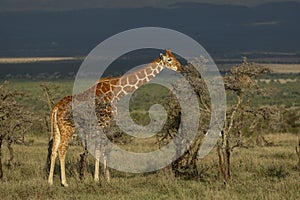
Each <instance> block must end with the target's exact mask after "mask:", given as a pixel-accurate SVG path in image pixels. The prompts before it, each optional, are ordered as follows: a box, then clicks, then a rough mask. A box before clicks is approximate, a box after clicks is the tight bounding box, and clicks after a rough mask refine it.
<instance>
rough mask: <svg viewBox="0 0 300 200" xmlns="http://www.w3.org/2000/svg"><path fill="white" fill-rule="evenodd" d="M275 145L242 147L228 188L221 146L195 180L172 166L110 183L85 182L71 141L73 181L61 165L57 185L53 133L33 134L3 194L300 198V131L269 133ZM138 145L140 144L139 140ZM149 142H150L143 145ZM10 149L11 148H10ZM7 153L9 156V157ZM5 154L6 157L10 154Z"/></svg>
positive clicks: (118, 175) (19, 150) (118, 176)
mask: <svg viewBox="0 0 300 200" xmlns="http://www.w3.org/2000/svg"><path fill="white" fill-rule="evenodd" d="M266 138H267V139H269V140H272V141H273V142H274V144H275V146H272V147H258V146H255V147H253V148H250V149H240V150H238V151H234V152H233V155H232V156H233V157H232V167H233V168H232V182H231V184H230V186H229V187H228V188H225V187H224V185H223V183H222V179H221V176H220V174H219V170H218V166H217V159H216V158H217V156H216V151H215V150H213V151H212V152H211V153H210V154H209V155H208V156H207V157H205V158H204V159H202V160H199V162H198V171H199V177H198V178H195V179H194V180H184V179H179V178H174V175H173V174H171V172H170V170H169V169H168V168H165V169H162V170H160V171H157V172H155V173H149V174H130V173H124V172H118V171H115V170H113V171H112V181H111V183H110V184H107V183H106V182H105V181H104V180H103V178H102V179H101V181H100V183H98V184H97V183H94V182H93V181H92V173H93V159H92V157H90V159H89V166H90V170H89V171H90V173H89V174H88V175H87V176H86V179H85V180H84V181H83V182H80V180H79V178H78V177H79V175H78V171H77V166H78V158H79V153H81V148H80V147H76V146H71V147H70V150H69V152H68V155H67V177H68V181H69V187H68V188H64V187H61V186H60V178H59V168H58V165H57V167H56V170H55V177H54V185H53V186H52V187H50V186H49V185H48V184H47V180H46V172H45V170H44V167H45V160H46V156H47V138H46V137H36V136H33V137H31V139H32V140H34V143H33V145H32V146H19V145H17V146H15V153H16V158H15V165H14V166H13V167H11V168H8V167H7V166H5V167H4V173H5V179H4V181H3V182H2V183H0V191H1V193H0V198H1V199H299V198H300V191H299V188H300V182H299V180H300V173H299V171H298V170H297V168H296V167H295V166H296V164H297V159H296V154H295V150H294V147H295V145H296V142H295V141H296V138H297V136H296V135H292V134H275V135H274V134H273V135H267V136H266ZM134 145H136V144H134ZM143 148H149V147H145V146H144V147H143ZM3 153H4V155H8V154H7V150H6V149H4V152H3ZM6 158H7V157H5V159H6ZM5 159H4V160H5Z"/></svg>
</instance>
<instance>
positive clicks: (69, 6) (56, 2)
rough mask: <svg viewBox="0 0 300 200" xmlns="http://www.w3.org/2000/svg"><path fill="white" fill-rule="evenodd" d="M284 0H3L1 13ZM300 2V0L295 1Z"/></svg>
mask: <svg viewBox="0 0 300 200" xmlns="http://www.w3.org/2000/svg"><path fill="white" fill-rule="evenodd" d="M279 1H284V0H252V1H249V0H239V1H236V0H1V1H0V11H23V10H74V9H87V8H103V7H109V8H111V7H113V8H114V7H145V6H150V7H166V6H169V5H172V4H174V3H184V2H198V3H214V4H235V5H237V4H238V5H246V6H254V5H257V4H262V3H267V2H279ZM295 1H298V2H300V0H295Z"/></svg>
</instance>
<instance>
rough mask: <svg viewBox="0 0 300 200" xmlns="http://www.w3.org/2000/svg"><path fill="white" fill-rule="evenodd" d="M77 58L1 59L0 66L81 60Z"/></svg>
mask: <svg viewBox="0 0 300 200" xmlns="http://www.w3.org/2000/svg"><path fill="white" fill-rule="evenodd" d="M79 59H82V58H79V57H78V58H77V57H24V58H0V64H19V63H35V62H50V61H51V62H54V61H70V60H79Z"/></svg>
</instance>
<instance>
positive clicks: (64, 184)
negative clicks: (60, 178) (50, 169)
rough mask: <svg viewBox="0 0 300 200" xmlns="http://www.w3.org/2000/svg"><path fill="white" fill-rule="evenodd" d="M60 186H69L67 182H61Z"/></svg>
mask: <svg viewBox="0 0 300 200" xmlns="http://www.w3.org/2000/svg"><path fill="white" fill-rule="evenodd" d="M61 186H63V187H69V185H68V183H61Z"/></svg>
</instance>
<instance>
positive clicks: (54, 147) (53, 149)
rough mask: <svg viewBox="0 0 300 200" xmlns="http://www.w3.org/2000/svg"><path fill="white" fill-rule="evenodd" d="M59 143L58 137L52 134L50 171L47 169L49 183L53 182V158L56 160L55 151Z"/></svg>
mask: <svg viewBox="0 0 300 200" xmlns="http://www.w3.org/2000/svg"><path fill="white" fill-rule="evenodd" d="M59 143H60V138H59V137H55V136H54V138H53V146H52V153H51V161H50V171H49V177H48V183H49V184H50V185H52V184H53V174H54V167H55V160H56V157H57V151H58V146H59Z"/></svg>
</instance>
